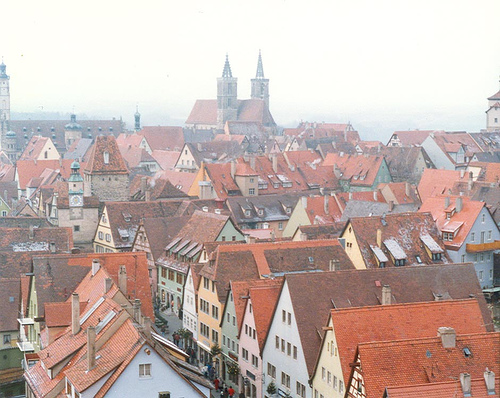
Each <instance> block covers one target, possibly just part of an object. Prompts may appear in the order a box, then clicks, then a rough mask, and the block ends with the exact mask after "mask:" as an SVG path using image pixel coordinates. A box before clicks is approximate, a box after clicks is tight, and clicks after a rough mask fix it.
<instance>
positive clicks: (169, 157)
mask: <svg viewBox="0 0 500 398" xmlns="http://www.w3.org/2000/svg"><path fill="white" fill-rule="evenodd" d="M180 154H181V153H180V152H179V151H163V150H161V149H155V150H154V151H153V152H152V153H151V156H152V157H153V158H154V159H155V160H156V161H157V162H158V164H159V165H160V167H161V168H162V169H163V170H173V169H174V166H175V164H176V163H177V159H179V156H180ZM179 174H190V173H179Z"/></svg>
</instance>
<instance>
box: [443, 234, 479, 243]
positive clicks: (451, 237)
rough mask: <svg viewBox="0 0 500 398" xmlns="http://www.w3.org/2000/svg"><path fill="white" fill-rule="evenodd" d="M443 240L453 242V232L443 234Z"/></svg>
mask: <svg viewBox="0 0 500 398" xmlns="http://www.w3.org/2000/svg"><path fill="white" fill-rule="evenodd" d="M471 238H472V236H471ZM443 240H445V241H449V242H451V241H452V240H453V232H443Z"/></svg>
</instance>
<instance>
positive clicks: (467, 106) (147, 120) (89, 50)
mask: <svg viewBox="0 0 500 398" xmlns="http://www.w3.org/2000/svg"><path fill="white" fill-rule="evenodd" d="M499 16H500V1H499V0H474V1H472V0H467V1H464V0H454V1H451V0H433V1H426V0H423V1H422V0H420V1H411V2H410V1H405V0H387V1H379V0H329V1H318V0H313V1H311V0H309V1H305V0H301V1H289V0H281V1H273V0H253V1H240V0H231V1H229V0H227V1H226V0H199V1H187V0H181V1H170V0H163V1H153V0H142V1H135V2H132V1H129V0H125V1H123V0H122V1H111V0H100V1H94V0H87V1H70V0H64V1H55V0H53V1H50V0H49V1H44V2H41V1H31V0H29V1H21V0H20V1H8V2H4V3H3V4H2V19H1V20H2V24H1V28H0V29H1V31H2V45H1V46H0V54H1V55H3V57H4V62H5V64H6V65H7V73H8V74H9V75H10V76H11V80H10V85H11V110H12V111H13V112H38V111H42V112H61V113H64V114H66V113H70V112H72V111H73V110H74V112H75V113H76V114H77V115H78V114H80V115H87V116H89V117H102V118H111V117H113V116H115V117H120V116H122V117H123V119H124V121H125V122H127V125H128V126H129V127H131V126H132V124H133V113H134V112H135V107H136V104H138V105H139V111H140V112H141V114H142V124H143V125H156V124H177V125H182V123H183V122H184V121H185V120H186V118H187V116H188V115H189V112H190V110H191V107H192V106H193V104H194V102H195V100H196V99H198V98H199V99H207V98H215V97H216V78H217V77H218V76H220V75H221V73H222V68H223V64H224V57H225V54H226V52H227V53H228V54H229V60H230V63H231V68H232V71H233V76H235V77H238V97H239V98H240V99H244V98H249V96H250V79H251V78H252V77H254V76H255V71H256V65H257V56H258V51H259V49H261V50H262V57H263V63H264V72H265V75H266V78H269V79H270V95H271V97H270V104H271V111H272V113H273V116H274V118H275V120H276V122H277V123H278V124H280V125H283V126H294V125H295V124H296V123H297V122H299V121H300V120H309V121H313V120H315V121H328V122H347V121H351V123H352V124H353V126H354V127H355V128H357V129H358V130H359V131H360V133H361V136H362V137H363V138H365V139H381V140H383V141H385V140H386V139H387V138H388V136H389V135H390V134H391V133H392V132H393V131H394V130H396V129H413V128H420V129H447V130H468V131H478V130H479V129H480V128H483V127H485V113H484V112H485V110H486V109H487V108H486V106H487V101H486V97H488V96H490V95H492V94H494V93H495V92H496V91H498V89H499V88H500V85H499V75H500V29H499V24H498V18H499Z"/></svg>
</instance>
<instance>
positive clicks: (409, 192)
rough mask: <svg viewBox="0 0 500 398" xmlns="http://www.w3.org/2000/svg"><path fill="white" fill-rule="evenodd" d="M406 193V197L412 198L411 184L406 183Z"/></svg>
mask: <svg viewBox="0 0 500 398" xmlns="http://www.w3.org/2000/svg"><path fill="white" fill-rule="evenodd" d="M405 191H406V192H405V193H406V196H408V197H410V194H411V185H410V183H409V182H405Z"/></svg>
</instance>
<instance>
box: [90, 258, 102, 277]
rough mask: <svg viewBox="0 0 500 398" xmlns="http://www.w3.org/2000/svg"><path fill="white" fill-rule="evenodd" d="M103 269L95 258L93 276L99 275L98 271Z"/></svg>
mask: <svg viewBox="0 0 500 398" xmlns="http://www.w3.org/2000/svg"><path fill="white" fill-rule="evenodd" d="M100 268H101V264H99V260H98V259H97V258H94V259H93V260H92V276H94V275H95V274H97V271H99V269H100Z"/></svg>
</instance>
